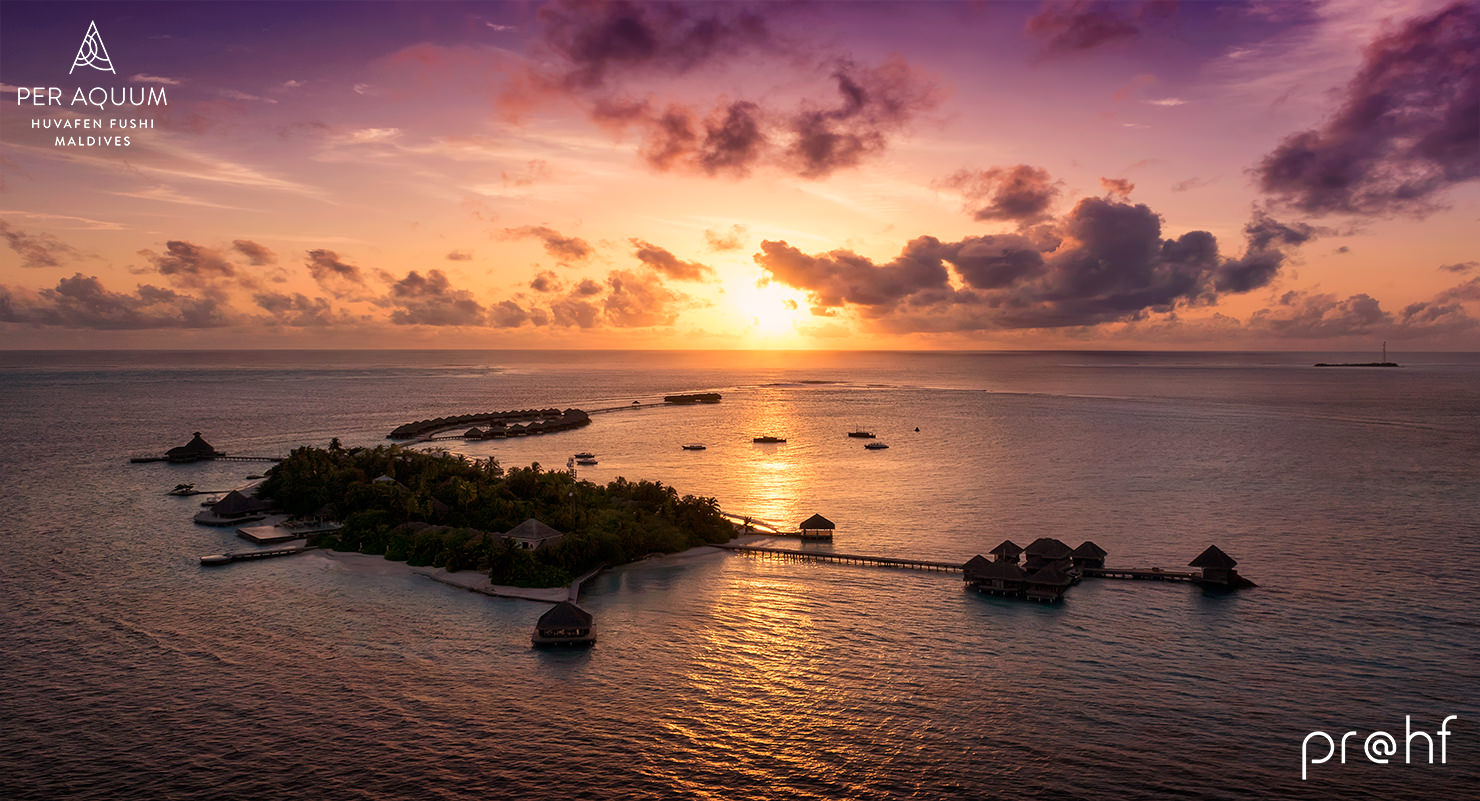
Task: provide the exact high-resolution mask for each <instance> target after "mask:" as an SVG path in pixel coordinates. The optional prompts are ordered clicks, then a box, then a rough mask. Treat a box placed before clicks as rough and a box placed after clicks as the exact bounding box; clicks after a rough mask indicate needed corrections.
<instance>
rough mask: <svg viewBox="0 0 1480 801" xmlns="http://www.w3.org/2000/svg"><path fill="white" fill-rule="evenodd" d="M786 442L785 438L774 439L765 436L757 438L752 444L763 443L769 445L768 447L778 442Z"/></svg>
mask: <svg viewBox="0 0 1480 801" xmlns="http://www.w3.org/2000/svg"><path fill="white" fill-rule="evenodd" d="M785 441H786V438H785V437H772V436H769V435H767V436H764V437H756V438H755V439H753V440H751V442H759V443H763V444H767V445H769V444H773V443H777V442H785Z"/></svg>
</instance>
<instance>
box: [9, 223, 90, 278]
mask: <svg viewBox="0 0 1480 801" xmlns="http://www.w3.org/2000/svg"><path fill="white" fill-rule="evenodd" d="M0 237H4V238H5V244H7V245H9V246H10V249H11V250H13V251H15V252H16V255H18V256H20V257H21V266H22V267H60V266H62V262H63V261H64V260H72V259H77V258H80V257H81V256H82V254H81V253H80V252H78V251H77V249H76V248H74V247H72V246H71V245H68V244H67V243H65V242H63V241H62V240H60V239H57V238H56V237H54V236H52V235H51V234H47V233H40V234H28V233H26V232H25V231H21V230H18V229H16V228H14V227H12V226H11V224H10V223H8V222H6V221H4V220H0Z"/></svg>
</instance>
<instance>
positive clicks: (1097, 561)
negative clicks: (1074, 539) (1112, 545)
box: [1069, 540, 1109, 570]
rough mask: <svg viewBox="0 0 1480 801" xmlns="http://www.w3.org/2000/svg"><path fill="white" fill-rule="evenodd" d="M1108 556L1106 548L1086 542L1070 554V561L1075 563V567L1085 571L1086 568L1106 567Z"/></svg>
mask: <svg viewBox="0 0 1480 801" xmlns="http://www.w3.org/2000/svg"><path fill="white" fill-rule="evenodd" d="M1106 556H1109V553H1108V552H1106V550H1105V549H1104V548H1101V547H1100V546H1098V545H1096V544H1094V543H1093V542H1090V541H1089V540H1085V541H1084V542H1081V543H1080V544H1079V547H1078V548H1075V549H1074V550H1073V551H1072V552H1071V553H1070V554H1069V559H1070V560H1071V561H1073V562H1074V566H1075V567H1077V568H1079V569H1081V570H1083V569H1084V568H1086V567H1094V568H1100V567H1104V566H1105V557H1106Z"/></svg>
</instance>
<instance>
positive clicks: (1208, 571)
mask: <svg viewBox="0 0 1480 801" xmlns="http://www.w3.org/2000/svg"><path fill="white" fill-rule="evenodd" d="M1187 564H1188V565H1189V566H1191V567H1200V568H1202V572H1203V577H1202V580H1203V583H1204V585H1205V586H1206V585H1207V584H1226V585H1228V586H1230V587H1252V586H1253V585H1254V583H1253V582H1251V581H1249V580H1248V579H1246V578H1244V577H1243V576H1240V575H1239V574H1238V571H1236V570H1234V569H1233V568H1234V566H1235V565H1237V564H1238V560H1237V559H1234V558H1233V557H1232V556H1229V555H1228V554H1226V553H1224V552H1223V550H1222V549H1220V548H1219V547H1218V546H1216V545H1209V546H1208V547H1207V549H1206V550H1204V551H1203V552H1202V553H1200V554H1198V555H1197V558H1196V559H1193V560H1192V561H1191V562H1188V563H1187Z"/></svg>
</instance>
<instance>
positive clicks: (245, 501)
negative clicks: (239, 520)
mask: <svg viewBox="0 0 1480 801" xmlns="http://www.w3.org/2000/svg"><path fill="white" fill-rule="evenodd" d="M267 508H268V504H267V502H266V501H264V500H262V499H261V498H256V497H251V496H247V495H243V494H242V493H240V492H238V491H236V490H232V491H231V492H228V493H226V497H224V498H222V499H221V500H219V501H217V502H215V503H214V504H211V513H212V514H214V515H215V516H216V517H220V518H232V517H245V516H247V515H254V514H257V513H259V512H262V511H265V510H266V509H267Z"/></svg>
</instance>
